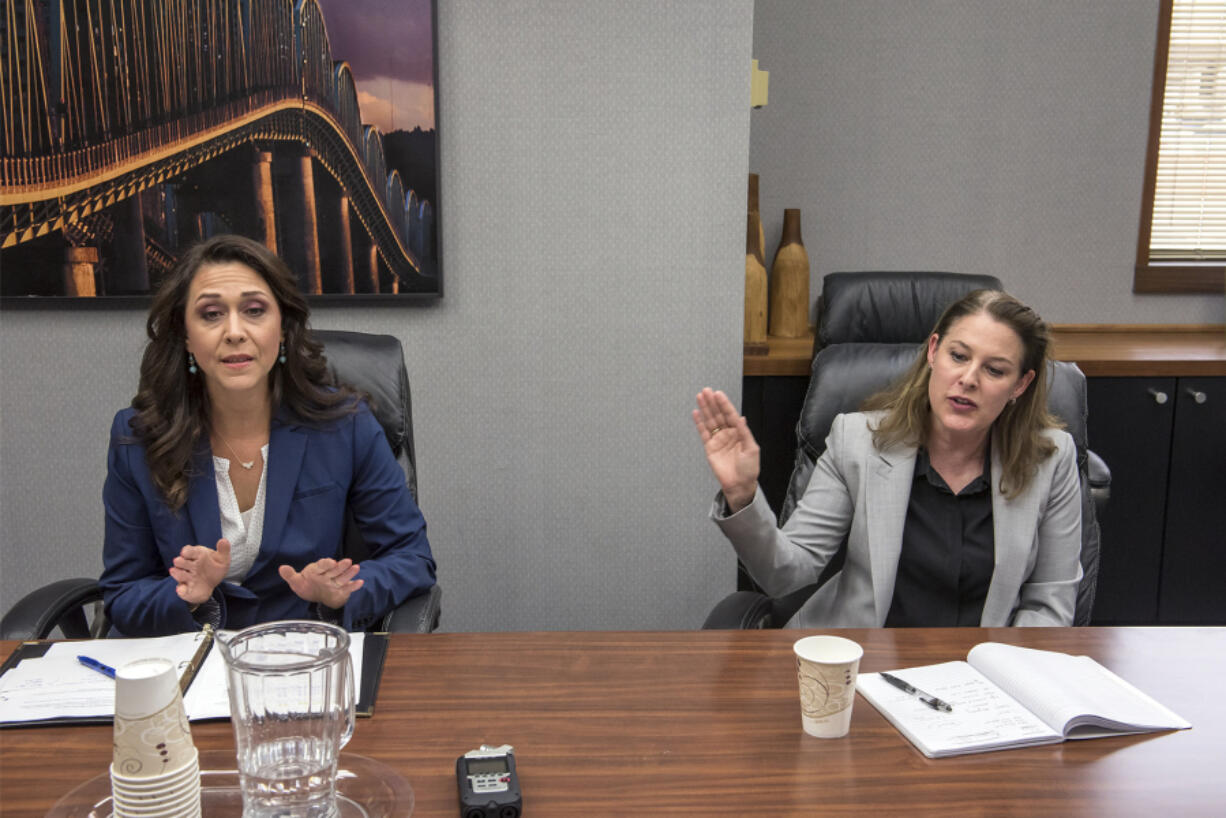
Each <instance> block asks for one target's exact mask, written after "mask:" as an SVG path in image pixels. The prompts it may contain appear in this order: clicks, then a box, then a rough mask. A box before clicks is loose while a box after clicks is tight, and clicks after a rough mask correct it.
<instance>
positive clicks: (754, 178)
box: [745, 173, 766, 265]
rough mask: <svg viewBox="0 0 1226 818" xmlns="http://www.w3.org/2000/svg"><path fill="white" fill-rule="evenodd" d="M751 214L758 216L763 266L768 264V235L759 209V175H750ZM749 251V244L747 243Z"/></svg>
mask: <svg viewBox="0 0 1226 818" xmlns="http://www.w3.org/2000/svg"><path fill="white" fill-rule="evenodd" d="M749 212H750V213H757V214H759V215H758V246H759V247H761V248H762V264H763V265H765V264H766V234H765V233H763V232H762V216H761V213H762V208H760V207H758V174H756V173H751V174H749ZM745 247H746V248H747V249H748V247H749V244H748V242H746V244H745Z"/></svg>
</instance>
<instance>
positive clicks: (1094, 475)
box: [1086, 450, 1111, 514]
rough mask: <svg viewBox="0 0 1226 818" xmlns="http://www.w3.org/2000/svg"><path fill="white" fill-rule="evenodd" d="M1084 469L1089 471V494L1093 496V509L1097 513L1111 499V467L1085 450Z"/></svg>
mask: <svg viewBox="0 0 1226 818" xmlns="http://www.w3.org/2000/svg"><path fill="white" fill-rule="evenodd" d="M1086 455H1087V457H1086V470H1087V471H1088V472H1089V480H1090V496H1091V497H1093V498H1094V509H1095V511H1096V512H1098V513H1099V514H1101V513H1102V510H1103V508H1104V507H1105V506H1106V505H1107V501H1108V500H1109V499H1111V469H1110V467H1108V466H1107V462H1106V461H1105V460H1103V459H1102V458H1101V457H1099V456H1098V455H1097V454H1096V453H1094V452H1093V451H1089V450H1087V451H1086Z"/></svg>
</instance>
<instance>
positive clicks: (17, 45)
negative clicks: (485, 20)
mask: <svg viewBox="0 0 1226 818" xmlns="http://www.w3.org/2000/svg"><path fill="white" fill-rule="evenodd" d="M435 11H436V10H435V7H434V3H433V0H0V117H3V132H2V133H0V139H2V141H0V296H3V297H4V303H6V304H12V303H31V302H38V303H63V304H70V303H106V302H109V303H115V302H116V300H117V299H124V300H128V301H143V300H145V299H147V297H148V295H149V293H151V292H152V290H153V289H154V288H156V287H157V285H158V282H159V281H160V279H161V277H162V276H164V275H165V274H166V272H167V271H169V270H170V269H171V268H172V267H173V265H174V264H175V261H176V260H177V258H178V256H179V255H180V254H181V253H182V252H183V251H184V250H185V249H186V248H187V247H188V246H190V245H191V244H192V243H193V242H195V241H197V240H199V239H202V238H207V237H209V236H211V235H214V234H217V233H241V234H243V235H247V236H250V237H252V238H254V239H256V240H258V241H261V242H263V243H264V244H266V245H267V246H268V247H269V248H271V249H273V250H274V251H276V252H277V253H278V254H279V255H280V256H281V257H282V258H283V259H285V261H286V262H287V263H288V264H289V266H290V268H291V269H292V270H294V271H295V273H297V275H298V277H299V281H300V283H301V285H302V289H303V291H304V292H306V293H308V294H309V295H311V296H317V297H327V299H328V300H337V301H345V300H352V301H366V300H369V299H370V298H372V297H376V296H377V297H379V298H380V299H384V298H388V297H394V298H406V297H416V298H422V297H437V296H440V295H441V294H442V271H441V264H440V258H439V247H440V241H439V220H438V213H439V209H438V201H439V188H438V159H437V129H436V126H435V122H436V112H437V110H438V100H437V93H436V92H437V83H436V81H435V75H436V68H435V66H436V65H437V61H436V59H435V49H436V47H437V38H436V36H435V26H434V17H435Z"/></svg>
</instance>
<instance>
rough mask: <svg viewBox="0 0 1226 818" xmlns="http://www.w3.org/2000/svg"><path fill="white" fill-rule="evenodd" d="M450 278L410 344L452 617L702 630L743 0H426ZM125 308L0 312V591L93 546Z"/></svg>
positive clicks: (86, 557) (738, 147)
mask: <svg viewBox="0 0 1226 818" xmlns="http://www.w3.org/2000/svg"><path fill="white" fill-rule="evenodd" d="M438 6H439V37H440V43H439V54H440V58H439V62H440V77H439V89H440V94H441V99H442V111H441V116H440V135H441V139H442V149H441V152H442V162H443V165H442V193H441V196H440V198H441V206H442V229H443V264H444V265H445V280H446V297H445V298H444V299H443V300H442V301H440V302H438V303H436V304H433V305H428V306H407V307H403V306H395V307H379V308H371V307H358V308H346V307H329V308H326V309H319V310H317V311H316V312H315V314H314V324H315V326H317V327H321V328H345V329H355V330H364V331H370V332H387V333H391V334H393V335H396V336H398V337H399V338H400V339H401V340H402V341H403V343H404V345H405V348H406V352H407V357H408V360H409V377H410V380H411V382H412V388H413V408H414V423H415V426H416V435H417V438H416V440H417V451H418V459H419V469H420V479H419V489H420V494H421V502H422V507H423V510H424V511H425V514H426V518H427V522H428V524H429V534H430V540H431V543H432V544H433V546H434V551H435V555H436V557H437V559H438V562H439V566H440V568H439V576H440V581H441V582H442V584H443V587H444V608H443V627H444V628H445V629H451V630H503V629H507V630H516V629H560V628H566V629H570V628H576V629H582V628H687V627H697V626H698V625H699V624H700V623H701V622H702V619H703V617H704V616H705V614H706V611H707V610H708V609H709V607H710V606H711V605H712V604H713V603H714V602H715V601H716V600H717V599H718V598H719V597H720V596H721V595H722V594H723V593H725V592H726V591H728V590H730V589H731V588H732V586H733V582H734V572H735V567H734V566H735V563H734V560H733V558H732V555H731V551H730V550H729V549H728V547H727V546H726V544H724V543H723V542H722V538H720V537H719V535H718V532H717V531H716V529H715V528H714V526H712V525H711V524H710V523H709V522H708V521H707V520H706V511H707V506H708V504H709V502H710V498H711V496H712V495H713V492H714V483H713V481H712V479H711V478H710V476H709V473H708V472H707V469H706V466H705V464H704V462H703V460H702V455H701V450H700V448H699V446H698V443H697V440H696V436H695V434H694V431H693V426H692V424H691V422H690V420H689V409H690V407H691V406H692V404H693V396H694V394H695V393H696V392H697V390H698V389H699V388H700V387H702V386H704V385H707V384H713V385H717V386H722V387H724V388H726V389H728V390H730V391H731V392H733V393H734V394H739V391H740V390H739V385H740V370H741V357H740V356H741V291H742V287H743V283H742V282H743V275H742V274H743V267H742V265H743V252H744V251H743V242H744V195H745V194H744V191H745V174H746V173H747V171H748V155H749V107H748V96H749V70H748V66H749V60H750V43H751V39H752V34H751V31H752V2H751V0H676V1H675V2H669V3H657V2H652V0H629V1H628V0H619V2H605V0H535V1H534V0H511V1H510V2H502V1H501V0H500V2H496V3H495V2H481V1H480V0H465V1H463V2H460V1H458V0H448V2H443V3H439V4H438ZM143 321H144V316H143V313H141V312H139V311H136V310H91V311H76V312H67V311H52V310H45V311H5V312H4V313H3V314H2V315H0V413H2V414H0V610H4V609H7V607H8V606H9V605H11V604H12V602H14V601H15V600H16V599H17V598H19V597H20V596H21V595H22V594H23V593H25V592H26V591H27V590H28V589H29V588H31V587H33V586H34V585H36V584H38V583H42V582H46V581H50V580H52V579H56V578H59V577H64V576H82V575H84V576H90V575H96V574H97V573H98V571H99V570H100V568H101V530H102V509H101V501H100V497H101V486H102V480H103V477H104V474H105V453H106V440H107V432H108V429H109V424H110V419H111V416H112V414H113V413H114V411H115V410H116V409H118V408H120V407H122V406H124V405H126V404H127V402H128V401H129V400H130V399H131V397H132V394H133V393H134V391H135V388H136V370H137V363H138V360H139V355H140V350H141V348H142V345H143Z"/></svg>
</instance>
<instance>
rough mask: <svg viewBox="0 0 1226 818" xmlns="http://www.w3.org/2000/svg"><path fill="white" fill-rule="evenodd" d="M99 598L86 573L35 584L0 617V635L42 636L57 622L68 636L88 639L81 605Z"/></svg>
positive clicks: (93, 580)
mask: <svg viewBox="0 0 1226 818" xmlns="http://www.w3.org/2000/svg"><path fill="white" fill-rule="evenodd" d="M101 599H102V588H100V587H99V586H98V580H96V579H88V578H86V577H78V578H76V579H61V580H57V581H55V582H52V583H50V584H48V585H44V586H42V587H41V588H35V589H34V590H33V591H31V592H30V593H28V594H26V595H25V596H23V597H22V598H21V599H19V600H17V602H16V604H14V605H13V607H12V608H10V609H9V610H8V613H6V614H5V615H4V619H0V639H46V638H47V637H48V636H49V635H50V634H51V631H53V630H55V628H56V626H57V625H58V626H60V630H61V631H63V632H64V636H65V637H67V638H69V639H88V638H89V637H90V636H91V635H92V634H91V633H90V631H89V626H88V624H87V623H86V619H85V614H84V612H83V611H82V610H81V609H82V607H83V606H85V605H88V604H89V603H91V602H97V601H99V600H101ZM105 632H106V628H104V629H103V630H102V633H103V634H105Z"/></svg>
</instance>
